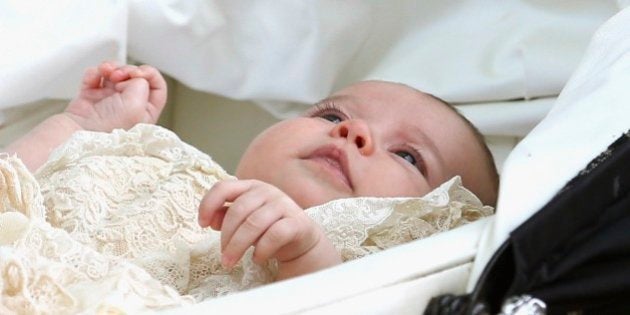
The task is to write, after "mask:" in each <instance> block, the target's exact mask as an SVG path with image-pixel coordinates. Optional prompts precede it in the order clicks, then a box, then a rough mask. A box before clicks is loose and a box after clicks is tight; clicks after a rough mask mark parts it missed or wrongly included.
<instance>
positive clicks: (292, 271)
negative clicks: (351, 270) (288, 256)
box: [276, 233, 342, 280]
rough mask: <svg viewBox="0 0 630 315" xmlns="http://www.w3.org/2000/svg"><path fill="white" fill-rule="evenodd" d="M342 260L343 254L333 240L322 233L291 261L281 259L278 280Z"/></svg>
mask: <svg viewBox="0 0 630 315" xmlns="http://www.w3.org/2000/svg"><path fill="white" fill-rule="evenodd" d="M341 262H342V259H341V255H340V254H339V252H338V251H337V249H336V248H335V247H334V245H333V244H332V242H331V241H330V240H329V239H328V238H327V237H326V236H325V235H323V233H322V235H321V237H320V238H319V239H318V241H317V243H316V244H315V245H314V246H313V247H311V248H310V249H309V250H308V251H307V252H305V253H303V254H302V255H300V256H299V257H297V258H295V259H293V260H290V261H284V262H282V261H279V262H278V263H279V266H278V275H277V277H276V280H283V279H288V278H293V277H296V276H300V275H304V274H307V273H311V272H315V271H318V270H322V269H326V268H328V267H332V266H335V265H338V264H340V263H341Z"/></svg>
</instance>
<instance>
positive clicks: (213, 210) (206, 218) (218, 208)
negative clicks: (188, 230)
mask: <svg viewBox="0 0 630 315" xmlns="http://www.w3.org/2000/svg"><path fill="white" fill-rule="evenodd" d="M247 189H249V185H247V183H246V182H244V181H238V180H224V181H221V182H218V183H216V184H215V185H214V186H212V188H211V189H210V190H209V191H208V192H207V193H206V194H205V195H204V196H203V198H202V199H201V202H200V203H199V214H198V219H197V220H198V221H199V225H200V226H202V227H207V226H209V225H210V224H211V223H216V222H217V221H215V218H214V217H215V216H216V215H217V214H218V213H219V212H222V215H225V209H226V208H225V204H226V202H232V201H234V200H235V199H236V198H237V197H238V196H240V195H241V194H242V193H243V192H245V191H246V190H247ZM218 221H223V220H222V219H221V220H218ZM212 228H214V229H215V230H216V229H218V228H220V226H219V227H218V228H215V227H214V226H212Z"/></svg>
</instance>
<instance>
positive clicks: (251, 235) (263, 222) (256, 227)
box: [221, 207, 282, 267]
mask: <svg viewBox="0 0 630 315" xmlns="http://www.w3.org/2000/svg"><path fill="white" fill-rule="evenodd" d="M281 218H282V213H281V212H280V211H274V209H269V208H268V207H262V208H260V209H257V210H256V211H254V212H253V213H252V214H250V215H249V216H248V217H247V218H246V219H245V220H244V221H243V223H242V224H241V225H239V226H238V228H237V229H236V231H235V232H234V233H233V234H232V236H231V237H230V238H229V240H228V241H227V244H226V245H225V247H224V249H223V251H222V257H221V262H222V264H223V265H224V266H225V267H232V266H234V264H236V262H237V261H239V260H240V259H241V257H243V255H244V254H245V251H246V250H247V249H248V248H249V247H250V246H253V245H255V244H256V242H257V240H258V239H259V238H260V237H261V236H262V235H263V234H265V233H267V231H268V229H269V227H271V226H273V225H275V224H276V223H277V222H278V220H280V219H281ZM224 234H225V233H222V235H221V241H222V243H223V240H224V239H226V238H224V236H225V235H224Z"/></svg>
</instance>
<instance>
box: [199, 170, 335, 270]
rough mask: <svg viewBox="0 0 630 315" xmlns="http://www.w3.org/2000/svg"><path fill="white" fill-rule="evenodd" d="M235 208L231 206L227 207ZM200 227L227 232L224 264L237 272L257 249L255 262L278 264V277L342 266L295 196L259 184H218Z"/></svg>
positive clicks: (203, 209)
mask: <svg viewBox="0 0 630 315" xmlns="http://www.w3.org/2000/svg"><path fill="white" fill-rule="evenodd" d="M226 202H227V203H231V204H226ZM199 224H200V225H201V226H202V227H206V226H210V227H212V228H213V229H215V230H220V231H221V249H222V257H221V262H222V264H223V265H224V266H225V267H227V268H231V267H233V266H234V265H235V264H236V262H238V261H239V260H240V259H241V257H242V256H243V254H244V253H245V251H246V250H247V249H248V248H249V247H250V246H254V247H255V249H254V257H253V258H254V262H256V263H259V264H260V263H263V262H265V261H266V260H268V259H270V258H276V259H277V260H278V267H279V272H278V278H279V279H284V278H288V277H293V276H297V275H301V274H305V273H308V272H313V271H315V270H319V269H322V268H325V267H328V266H331V265H334V264H338V263H340V262H341V258H340V257H339V254H338V253H337V251H336V250H335V248H334V246H333V245H332V243H331V242H330V241H329V240H328V238H326V236H325V235H324V233H323V231H322V230H321V229H320V228H319V226H318V225H317V224H316V223H315V222H313V221H312V220H311V219H310V218H309V217H308V216H307V215H306V214H305V213H304V210H303V209H302V208H300V207H299V206H298V205H297V204H296V203H295V202H294V201H293V199H291V198H290V197H289V196H287V195H286V194H285V193H284V192H282V191H281V190H279V189H278V188H276V187H274V186H272V185H270V184H267V183H264V182H261V181H257V180H228V181H222V182H219V183H217V184H215V185H214V186H213V187H212V189H210V191H209V192H208V193H207V194H206V195H205V196H204V198H203V199H202V201H201V204H200V206H199Z"/></svg>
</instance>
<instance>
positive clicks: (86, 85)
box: [81, 67, 103, 90]
mask: <svg viewBox="0 0 630 315" xmlns="http://www.w3.org/2000/svg"><path fill="white" fill-rule="evenodd" d="M102 79H103V76H101V74H100V73H99V71H98V69H97V68H96V67H90V68H87V69H86V70H85V73H84V74H83V81H82V82H81V90H90V89H98V88H100V87H101V80H102Z"/></svg>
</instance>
